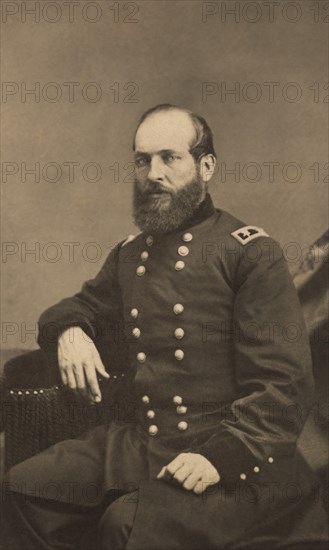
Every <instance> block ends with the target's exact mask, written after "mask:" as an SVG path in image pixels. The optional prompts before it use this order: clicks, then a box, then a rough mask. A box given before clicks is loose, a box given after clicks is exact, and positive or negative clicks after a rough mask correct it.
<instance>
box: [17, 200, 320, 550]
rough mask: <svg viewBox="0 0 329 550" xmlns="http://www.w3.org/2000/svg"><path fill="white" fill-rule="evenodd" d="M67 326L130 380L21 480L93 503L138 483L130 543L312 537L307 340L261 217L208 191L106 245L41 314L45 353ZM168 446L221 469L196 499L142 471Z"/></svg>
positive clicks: (165, 457) (196, 544)
mask: <svg viewBox="0 0 329 550" xmlns="http://www.w3.org/2000/svg"><path fill="white" fill-rule="evenodd" d="M73 325H77V326H80V327H82V328H83V330H84V331H85V332H86V333H87V334H88V335H89V336H90V337H91V338H92V339H93V340H94V341H95V343H96V345H97V347H98V349H99V351H100V353H101V356H102V358H103V362H104V364H105V365H106V368H107V370H108V372H109V373H110V374H111V377H112V380H113V384H115V383H116V382H117V380H118V378H120V377H121V378H124V377H125V378H126V380H127V381H128V380H129V384H128V387H130V390H129V391H130V392H131V394H130V395H131V403H132V404H134V406H133V407H132V410H133V411H134V413H133V415H131V416H129V415H128V416H127V417H126V418H125V419H120V418H119V419H116V420H114V421H113V422H111V423H110V425H109V426H107V427H99V428H97V429H95V430H93V431H92V432H90V433H88V434H86V435H84V436H83V437H81V438H78V439H77V440H74V441H73V440H70V441H65V442H62V443H59V444H57V445H56V446H54V447H52V448H51V449H49V450H47V451H45V452H43V453H42V454H41V455H38V456H36V457H33V458H32V459H29V460H28V461H25V462H24V463H22V464H20V465H18V466H16V467H14V468H13V470H12V472H11V476H12V477H11V479H12V481H13V482H16V483H17V484H21V485H20V486H21V487H23V486H24V487H25V488H24V489H22V491H23V492H24V491H26V492H28V491H29V490H34V489H33V487H35V483H39V484H40V485H41V487H42V485H46V484H47V483H48V484H49V482H50V481H52V482H54V483H56V484H57V486H58V484H60V485H61V490H60V491H59V494H57V496H56V498H57V499H58V500H64V501H67V502H74V503H77V504H84V505H94V504H97V503H98V502H99V501H100V500H101V498H102V497H103V495H104V493H106V492H107V491H108V490H110V489H116V488H118V489H121V490H124V491H131V490H133V489H134V488H139V502H138V508H137V513H136V518H135V523H134V528H133V530H132V534H131V537H130V539H129V543H128V547H127V548H128V549H129V550H136V549H140V550H142V549H143V550H147V549H149V550H157V549H163V550H170V549H180V550H182V549H189V550H190V549H193V548H195V549H198V548H205V549H208V548H214V549H222V548H234V549H235V548H236V549H238V548H246V547H247V546H248V545H249V546H248V548H249V547H250V548H252V549H253V550H255V549H257V548H260V549H262V550H264V549H265V548H266V549H268V548H278V547H279V545H280V543H281V542H282V541H283V540H285V541H289V542H297V543H298V542H299V541H301V540H310V541H311V542H312V541H317V540H323V537H324V534H323V533H324V531H323V529H324V527H323V525H324V524H323V516H322V511H321V508H320V507H319V504H318V503H317V502H316V501H315V499H314V498H312V483H313V479H312V476H311V474H310V472H309V471H308V468H307V466H306V465H305V464H304V462H303V460H302V458H301V457H300V456H299V454H298V452H297V451H296V441H297V438H298V435H299V433H300V431H301V429H302V427H303V424H304V421H305V418H306V415H307V412H308V407H309V406H310V404H311V400H312V374H311V358H310V349H309V343H308V337H307V334H306V329H305V326H304V321H303V318H302V313H301V307H300V304H299V301H298V297H297V294H296V290H295V287H294V285H293V283H292V279H291V277H290V275H289V272H288V269H287V265H286V262H285V260H284V258H283V254H282V250H281V248H280V246H279V245H278V243H276V242H275V241H274V240H273V239H271V238H270V237H269V236H267V234H266V233H265V232H264V231H263V230H262V229H260V228H257V227H254V226H245V225H244V224H243V223H242V222H241V221H240V220H237V219H236V218H234V217H233V216H231V215H230V214H228V213H227V212H225V211H222V210H216V209H215V208H214V207H213V204H212V201H211V199H210V197H209V195H208V196H207V198H206V200H205V202H204V203H203V204H202V205H201V207H200V208H199V210H198V212H197V214H196V216H195V217H194V218H193V220H189V222H188V223H187V224H185V225H184V226H182V227H181V228H180V229H179V230H176V231H174V232H172V233H169V234H166V235H157V234H152V235H149V234H146V233H141V234H139V235H138V236H137V237H134V238H128V239H127V240H126V241H125V242H123V243H120V244H119V245H117V246H116V247H115V249H114V250H113V251H112V252H111V254H110V255H109V257H108V258H107V260H106V262H105V264H104V266H103V268H102V269H101V271H100V272H99V274H98V275H97V276H96V278H95V279H93V280H90V281H88V282H86V283H85V284H84V286H83V288H82V290H81V292H79V293H78V294H76V295H75V296H74V297H72V298H67V299H64V300H62V301H61V302H60V303H59V304H57V305H55V306H53V307H51V308H50V309H48V310H47V311H46V312H45V313H44V314H43V315H42V317H41V319H40V336H39V343H40V345H41V346H42V347H43V348H44V349H45V350H46V351H47V352H49V353H50V354H51V353H54V352H55V350H56V342H57V335H58V333H60V332H61V331H62V330H63V329H64V328H66V327H68V326H73ZM55 333H56V334H55ZM110 380H111V379H110ZM181 452H193V453H200V454H202V455H203V456H205V457H206V458H207V459H208V460H209V461H210V462H211V463H212V464H213V465H214V466H215V467H216V468H217V470H218V472H219V474H220V477H221V479H220V482H219V483H218V484H217V485H216V486H212V487H210V486H209V487H208V489H207V490H206V492H205V493H203V495H201V496H196V495H195V494H194V493H190V492H187V491H186V490H184V489H183V488H181V487H178V486H176V485H174V484H173V483H170V482H164V481H159V480H156V475H157V473H158V472H159V471H160V469H161V468H162V466H164V465H166V464H167V463H168V462H169V461H170V460H172V459H173V458H174V457H175V456H177V455H178V454H179V453H181ZM54 464H55V466H54ZM33 483H34V485H33ZM88 484H89V485H88ZM87 485H88V486H89V489H88V491H89V492H88V491H87V489H86V487H87ZM26 487H30V489H29V488H26ZM92 489H93V490H94V492H92ZM92 494H93V495H94V496H91V495H92ZM88 495H89V496H88ZM127 498H128V497H127ZM310 526H312V527H310ZM312 529H313V531H312Z"/></svg>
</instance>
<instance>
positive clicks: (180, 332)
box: [174, 328, 185, 340]
mask: <svg viewBox="0 0 329 550" xmlns="http://www.w3.org/2000/svg"><path fill="white" fill-rule="evenodd" d="M174 334H175V337H176V338H177V340H181V339H182V338H183V336H184V334H185V332H184V330H183V329H182V328H176V329H175V333H174Z"/></svg>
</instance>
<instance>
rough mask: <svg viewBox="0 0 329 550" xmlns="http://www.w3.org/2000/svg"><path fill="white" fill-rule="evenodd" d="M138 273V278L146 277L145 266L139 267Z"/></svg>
mask: <svg viewBox="0 0 329 550" xmlns="http://www.w3.org/2000/svg"><path fill="white" fill-rule="evenodd" d="M136 273H137V275H138V277H142V276H143V275H145V273H146V268H145V266H144V265H139V266H138V268H137V269H136Z"/></svg>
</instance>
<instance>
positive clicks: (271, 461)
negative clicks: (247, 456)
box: [240, 456, 274, 481]
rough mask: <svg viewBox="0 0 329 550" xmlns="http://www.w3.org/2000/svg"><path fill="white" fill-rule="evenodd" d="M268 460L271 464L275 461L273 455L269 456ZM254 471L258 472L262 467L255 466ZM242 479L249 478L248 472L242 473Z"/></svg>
mask: <svg viewBox="0 0 329 550" xmlns="http://www.w3.org/2000/svg"><path fill="white" fill-rule="evenodd" d="M267 462H268V463H269V464H273V462H274V458H273V457H272V456H269V457H268V459H267ZM253 472H255V474H258V473H259V472H260V467H259V466H255V467H254V468H253ZM240 479H242V481H245V480H246V479H247V474H243V473H242V474H240Z"/></svg>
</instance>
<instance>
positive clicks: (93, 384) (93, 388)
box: [84, 365, 102, 403]
mask: <svg viewBox="0 0 329 550" xmlns="http://www.w3.org/2000/svg"><path fill="white" fill-rule="evenodd" d="M84 372H85V376H86V379H87V383H88V386H89V390H90V392H91V394H92V397H93V399H94V401H95V403H99V402H100V401H101V400H102V394H101V391H100V389H99V385H98V381H97V375H96V369H95V367H91V366H90V365H88V366H86V365H85V366H84Z"/></svg>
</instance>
